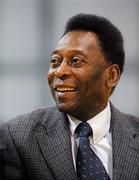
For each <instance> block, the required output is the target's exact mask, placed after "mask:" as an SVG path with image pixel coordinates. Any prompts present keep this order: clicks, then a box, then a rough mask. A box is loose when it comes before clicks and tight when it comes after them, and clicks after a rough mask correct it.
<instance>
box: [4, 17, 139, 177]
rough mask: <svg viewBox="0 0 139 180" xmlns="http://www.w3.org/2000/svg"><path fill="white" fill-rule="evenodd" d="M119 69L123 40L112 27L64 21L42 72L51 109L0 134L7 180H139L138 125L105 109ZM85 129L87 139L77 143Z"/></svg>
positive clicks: (88, 20)
mask: <svg viewBox="0 0 139 180" xmlns="http://www.w3.org/2000/svg"><path fill="white" fill-rule="evenodd" d="M123 66H124V50H123V39H122V35H121V33H120V31H119V30H118V29H117V28H116V27H115V26H114V25H113V24H112V23H111V22H109V21H108V20H107V19H105V18H103V17H99V16H96V15H90V14H78V15H76V16H73V17H72V18H70V19H69V21H68V23H67V25H66V28H65V32H64V34H63V36H62V38H61V39H60V41H59V42H58V44H57V46H56V49H55V50H54V51H53V52H52V56H51V61H50V69H49V72H48V82H49V86H50V89H51V92H52V96H53V98H54V100H55V102H56V107H52V108H46V109H39V110H36V111H34V112H31V113H29V114H26V115H21V116H18V117H17V118H15V119H13V120H12V121H10V122H9V123H6V124H5V125H3V126H2V127H1V132H2V140H3V144H4V147H5V149H6V150H5V153H4V163H5V170H6V177H7V179H34V180H35V179H36V180H45V179H46V180H72V179H73V180H76V179H87V180H90V179H95V180H96V179H100V180H102V179H113V180H129V179H130V180H137V179H139V119H138V118H137V117H134V116H132V115H127V114H123V113H121V112H120V111H119V110H118V109H116V108H115V107H114V106H113V105H112V103H110V102H109V97H110V96H111V94H112V92H113V91H114V88H115V87H116V85H117V84H118V81H119V79H120V76H121V73H122V72H123ZM84 124H85V126H84ZM83 126H84V127H83ZM85 128H86V129H87V131H88V129H90V132H91V131H93V135H92V134H89V135H88V136H86V137H85V136H83V135H82V134H85V133H88V132H85V131H82V129H85ZM91 133H92V132H91ZM85 141H86V142H85ZM88 150H89V151H90V152H88ZM89 153H90V154H89ZM87 158H89V160H88V159H87ZM89 161H90V162H89ZM90 163H92V164H90ZM104 174H105V176H104Z"/></svg>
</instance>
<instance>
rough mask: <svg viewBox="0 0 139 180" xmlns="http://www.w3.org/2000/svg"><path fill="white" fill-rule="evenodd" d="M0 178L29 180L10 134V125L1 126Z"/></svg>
mask: <svg viewBox="0 0 139 180" xmlns="http://www.w3.org/2000/svg"><path fill="white" fill-rule="evenodd" d="M0 148H1V150H0V153H1V155H0V158H1V164H0V168H1V169H0V170H1V171H0V177H2V178H1V179H4V180H5V179H7V180H11V179H14V180H16V179H18V180H22V179H27V178H26V177H25V175H26V172H25V168H24V166H23V165H22V164H23V162H22V161H21V160H20V157H19V153H18V151H17V149H16V146H15V144H14V141H13V138H12V136H11V134H10V130H9V125H8V123H6V124H3V125H1V126H0Z"/></svg>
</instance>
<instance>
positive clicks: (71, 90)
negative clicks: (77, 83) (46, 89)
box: [55, 87, 76, 92]
mask: <svg viewBox="0 0 139 180" xmlns="http://www.w3.org/2000/svg"><path fill="white" fill-rule="evenodd" d="M55 90H56V91H57V92H74V91H76V88H74V87H56V88H55Z"/></svg>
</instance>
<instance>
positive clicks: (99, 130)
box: [68, 103, 112, 179]
mask: <svg viewBox="0 0 139 180" xmlns="http://www.w3.org/2000/svg"><path fill="white" fill-rule="evenodd" d="M68 118H69V121H70V130H71V144H72V155H73V161H74V166H75V169H76V156H77V149H78V146H79V137H77V134H75V129H76V127H77V126H78V125H79V124H80V123H81V122H82V121H80V120H78V119H76V118H74V117H72V116H70V115H68ZM110 119H111V111H110V105H109V103H108V105H107V107H106V108H105V109H104V110H103V111H101V112H100V113H99V114H97V115H96V116H95V117H93V118H91V119H89V120H88V121H87V122H88V123H89V124H90V126H91V128H92V130H93V136H90V137H89V140H90V146H91V148H92V149H93V150H94V152H95V153H96V154H97V156H98V157H99V158H100V159H101V161H102V162H103V165H104V167H105V169H106V171H107V173H108V174H109V176H110V178H111V179H112V135H111V132H110Z"/></svg>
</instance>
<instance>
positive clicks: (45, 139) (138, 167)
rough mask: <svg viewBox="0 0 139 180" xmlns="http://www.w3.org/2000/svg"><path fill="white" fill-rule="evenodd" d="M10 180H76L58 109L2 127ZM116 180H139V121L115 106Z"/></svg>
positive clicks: (41, 111) (65, 121) (63, 117)
mask: <svg viewBox="0 0 139 180" xmlns="http://www.w3.org/2000/svg"><path fill="white" fill-rule="evenodd" d="M0 131H1V133H2V140H3V144H4V146H5V151H4V161H5V162H4V163H5V171H6V178H7V179H8V180H10V179H14V180H16V179H18V180H20V179H33V180H76V171H75V168H74V164H73V159H72V151H71V139H70V129H69V124H68V119H67V116H66V114H64V113H62V112H59V111H58V110H57V108H56V107H52V108H47V109H39V110H36V111H33V112H31V113H29V114H26V115H21V116H18V117H17V118H15V119H13V120H11V121H10V122H9V123H6V124H5V125H3V126H1V130H0ZM111 132H112V150H113V178H112V179H113V180H139V119H138V118H136V117H134V116H131V115H127V114H123V113H121V112H120V111H119V110H117V109H116V108H115V107H114V106H113V105H111Z"/></svg>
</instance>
